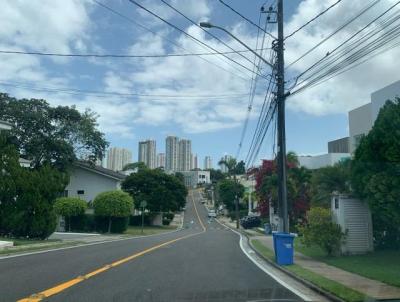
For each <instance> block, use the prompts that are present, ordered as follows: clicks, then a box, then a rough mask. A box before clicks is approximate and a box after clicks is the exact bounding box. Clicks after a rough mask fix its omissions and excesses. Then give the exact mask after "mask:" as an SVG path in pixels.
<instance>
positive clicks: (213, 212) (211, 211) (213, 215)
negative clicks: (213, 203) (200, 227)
mask: <svg viewBox="0 0 400 302" xmlns="http://www.w3.org/2000/svg"><path fill="white" fill-rule="evenodd" d="M208 217H210V218H211V217H217V213H215V210H209V211H208Z"/></svg>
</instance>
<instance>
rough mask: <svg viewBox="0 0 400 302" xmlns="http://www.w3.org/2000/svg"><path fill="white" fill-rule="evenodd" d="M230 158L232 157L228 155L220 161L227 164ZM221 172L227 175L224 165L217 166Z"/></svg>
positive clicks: (226, 168)
mask: <svg viewBox="0 0 400 302" xmlns="http://www.w3.org/2000/svg"><path fill="white" fill-rule="evenodd" d="M231 158H232V156H230V155H224V156H223V157H222V158H221V160H223V161H226V162H228V161H229V160H230V159H231ZM219 167H220V169H221V172H223V173H228V167H227V166H226V165H219Z"/></svg>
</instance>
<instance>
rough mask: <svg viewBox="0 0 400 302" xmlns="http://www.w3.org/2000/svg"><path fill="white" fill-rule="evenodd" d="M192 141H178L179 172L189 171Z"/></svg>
mask: <svg viewBox="0 0 400 302" xmlns="http://www.w3.org/2000/svg"><path fill="white" fill-rule="evenodd" d="M191 155H192V141H190V140H188V139H181V140H179V152H178V163H179V171H190V169H191V166H192V156H191Z"/></svg>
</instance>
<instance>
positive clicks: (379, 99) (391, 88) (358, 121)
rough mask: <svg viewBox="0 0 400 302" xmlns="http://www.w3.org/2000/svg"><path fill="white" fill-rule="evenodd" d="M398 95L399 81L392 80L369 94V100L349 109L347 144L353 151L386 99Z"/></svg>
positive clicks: (399, 90) (351, 151)
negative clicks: (348, 137) (392, 81)
mask: <svg viewBox="0 0 400 302" xmlns="http://www.w3.org/2000/svg"><path fill="white" fill-rule="evenodd" d="M399 96H400V81H397V82H394V83H392V84H390V85H388V86H386V87H384V88H382V89H379V90H377V91H375V92H373V93H372V94H371V102H370V103H368V104H365V105H362V106H360V107H358V108H355V109H353V110H351V111H349V132H350V133H349V136H350V139H349V146H350V153H354V151H355V150H356V148H357V146H358V145H359V143H360V140H361V138H362V137H363V136H365V135H367V134H368V132H369V131H370V130H371V129H372V126H373V125H374V122H375V120H376V118H377V117H378V114H379V111H380V109H381V108H382V107H383V105H385V103H386V101H387V100H393V99H395V98H396V97H399Z"/></svg>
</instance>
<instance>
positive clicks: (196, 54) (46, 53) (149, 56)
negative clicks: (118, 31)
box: [0, 48, 271, 59]
mask: <svg viewBox="0 0 400 302" xmlns="http://www.w3.org/2000/svg"><path fill="white" fill-rule="evenodd" d="M264 49H271V48H264ZM258 50H261V49H256V50H255V51H258ZM241 52H250V50H247V49H246V50H235V51H225V52H220V53H218V52H199V53H171V54H158V55H122V54H93V53H89V54H67V53H54V52H38V51H16V50H0V54H16V55H36V56H50V57H78V58H121V59H125V58H127V59H130V58H167V57H192V56H212V55H219V54H221V53H222V54H237V53H241Z"/></svg>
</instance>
